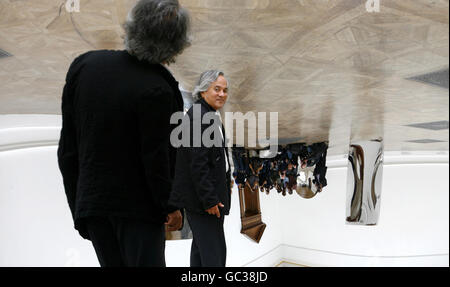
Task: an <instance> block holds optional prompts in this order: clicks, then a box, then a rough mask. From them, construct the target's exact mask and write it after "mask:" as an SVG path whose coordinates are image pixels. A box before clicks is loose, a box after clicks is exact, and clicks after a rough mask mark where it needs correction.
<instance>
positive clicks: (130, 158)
mask: <svg viewBox="0 0 450 287" xmlns="http://www.w3.org/2000/svg"><path fill="white" fill-rule="evenodd" d="M188 28H189V15H188V13H187V11H186V10H184V9H183V8H182V7H180V5H179V4H178V1H177V0H164V1H162V0H141V1H139V2H138V3H137V4H136V6H135V7H134V8H133V10H132V11H131V13H130V15H129V17H128V20H127V22H126V24H125V30H126V39H125V46H126V50H125V51H106V50H103V51H91V52H88V53H85V54H83V55H81V56H79V57H78V58H76V59H75V60H74V61H73V63H72V64H71V66H70V68H69V71H68V73H67V77H66V84H65V86H64V91H63V96H62V119H63V123H62V130H61V138H60V142H59V148H58V163H59V167H60V170H61V173H62V176H63V181H64V188H65V192H66V195H67V200H68V203H69V207H70V210H71V212H72V216H73V220H74V223H75V228H76V229H77V230H78V231H79V233H80V235H81V236H82V237H83V238H85V239H89V240H91V241H92V243H93V245H94V249H95V251H96V253H97V257H98V259H99V262H100V265H101V266H165V256H164V249H165V228H164V223H165V224H166V229H167V230H170V231H172V230H177V229H179V228H180V227H181V224H182V215H181V213H180V211H179V210H178V208H177V207H175V206H171V205H169V204H168V199H169V196H170V192H171V185H172V179H173V175H174V167H175V160H176V150H175V149H174V148H173V147H172V146H171V144H170V140H169V139H170V133H171V131H172V129H173V128H174V126H172V125H171V124H170V117H171V115H172V113H174V112H178V111H182V110H183V100H182V97H181V94H180V91H179V90H178V83H177V82H176V81H175V79H174V78H173V77H172V75H171V73H170V72H169V71H168V70H167V69H166V68H165V67H164V66H163V65H162V63H170V62H174V59H175V56H176V55H178V54H179V53H181V52H182V51H183V49H184V48H185V47H187V46H188V45H189V41H188V39H187V33H188Z"/></svg>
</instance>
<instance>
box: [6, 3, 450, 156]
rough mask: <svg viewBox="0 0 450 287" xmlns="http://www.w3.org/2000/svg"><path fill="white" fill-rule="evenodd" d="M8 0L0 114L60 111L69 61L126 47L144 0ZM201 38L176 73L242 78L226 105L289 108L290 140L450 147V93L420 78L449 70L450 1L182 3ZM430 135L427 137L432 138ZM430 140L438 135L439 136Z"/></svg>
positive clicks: (284, 130)
mask: <svg viewBox="0 0 450 287" xmlns="http://www.w3.org/2000/svg"><path fill="white" fill-rule="evenodd" d="M64 2H65V1H50V0H39V1H13V0H0V49H3V50H5V51H6V52H8V53H9V54H11V55H12V57H6V58H2V59H0V83H1V84H0V114H12V113H13V114H36V113H37V114H58V113H60V97H61V90H62V86H63V84H64V83H63V81H64V77H65V74H66V72H67V68H68V66H69V64H70V62H71V61H72V60H73V58H74V57H75V56H77V55H78V54H81V53H83V52H85V51H87V50H92V49H122V38H121V37H122V35H123V30H122V28H121V23H123V21H124V19H125V18H126V15H127V12H128V9H129V8H130V7H131V6H132V5H133V3H134V1H131V0H129V1H127V0H95V1H94V0H91V1H88V0H81V1H80V10H81V11H80V12H79V13H72V14H70V13H68V12H67V11H66V10H65V7H64V5H63V4H64ZM180 2H181V3H182V4H183V5H184V6H186V7H187V8H188V9H189V10H190V11H191V14H192V17H193V39H194V42H193V45H192V47H190V48H189V49H187V50H186V51H185V53H184V54H183V55H182V56H180V57H179V59H178V61H177V63H176V64H174V65H172V66H171V67H170V69H171V70H172V72H173V73H174V74H175V75H176V77H177V78H178V79H179V81H180V82H181V83H182V84H183V86H184V88H186V89H191V88H192V86H193V84H194V83H195V81H196V80H197V77H198V76H199V74H200V73H201V72H202V71H204V70H205V69H208V68H219V69H221V70H223V71H224V72H225V73H226V75H227V77H228V78H229V80H230V83H231V96H230V99H229V102H228V104H227V106H226V109H225V110H226V111H241V112H244V113H245V112H247V111H255V112H257V111H258V112H271V111H276V112H279V116H278V118H279V131H278V134H279V137H280V140H282V141H284V142H286V141H289V139H291V140H292V141H305V142H317V141H330V147H331V149H332V153H343V152H344V153H345V151H346V148H347V146H348V141H349V140H350V139H355V140H356V139H371V138H377V137H380V136H381V137H384V138H385V143H386V149H387V150H448V128H447V129H444V130H426V129H420V128H416V127H413V126H408V125H411V124H420V123H429V122H440V121H448V118H449V116H448V100H449V90H448V88H445V87H440V86H438V85H433V84H427V83H425V82H422V81H417V80H412V79H413V78H414V77H420V76H421V75H424V74H428V73H432V72H436V71H442V70H445V69H448V61H449V14H448V9H449V1H448V0H381V7H380V12H379V13H368V12H367V11H366V8H365V2H366V1H365V0H258V1H257V0H222V1H219V0H180ZM425 139H426V140H427V141H425V142H427V143H421V142H424V141H423V140H425ZM429 140H432V142H430V141H429Z"/></svg>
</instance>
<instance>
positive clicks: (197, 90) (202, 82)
mask: <svg viewBox="0 0 450 287" xmlns="http://www.w3.org/2000/svg"><path fill="white" fill-rule="evenodd" d="M220 76H222V77H225V74H224V73H223V72H222V71H218V70H208V71H205V72H203V73H202V74H201V75H200V79H199V80H198V82H197V85H196V86H195V87H194V91H192V98H193V99H194V102H195V101H198V100H200V99H201V98H202V95H201V93H202V92H206V91H207V90H208V89H209V86H211V84H212V83H214V82H215V81H216V80H217V79H218V78H219V77H220ZM227 82H228V80H227Z"/></svg>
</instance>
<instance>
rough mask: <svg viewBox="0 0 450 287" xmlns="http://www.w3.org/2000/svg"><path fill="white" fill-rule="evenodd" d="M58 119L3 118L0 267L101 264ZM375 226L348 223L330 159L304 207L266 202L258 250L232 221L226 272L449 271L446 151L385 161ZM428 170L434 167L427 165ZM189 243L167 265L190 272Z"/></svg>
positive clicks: (341, 184) (341, 164) (235, 211)
mask: <svg viewBox="0 0 450 287" xmlns="http://www.w3.org/2000/svg"><path fill="white" fill-rule="evenodd" d="M60 120H61V119H60V117H59V116H41V115H30V116H22V115H21V116H14V115H8V116H0V226H1V227H2V228H1V229H0V266H98V263H97V259H96V257H95V253H94V250H93V248H92V246H91V244H90V242H89V241H85V240H82V239H81V237H79V236H78V234H77V233H76V232H75V230H74V229H73V228H72V219H71V216H70V212H69V208H68V206H67V203H66V198H65V194H64V190H63V186H62V179H61V175H60V173H59V170H58V167H57V161H56V144H57V142H58V138H59V127H60ZM385 162H386V164H385V166H384V171H383V190H382V195H381V213H380V221H379V224H378V226H373V227H364V226H351V225H346V224H345V196H346V172H347V171H346V166H347V162H346V159H345V158H343V157H329V158H328V163H327V165H328V166H329V170H328V173H327V179H328V183H329V184H328V186H327V187H326V188H325V189H324V191H323V193H322V194H319V195H317V196H316V197H315V198H313V199H310V200H306V199H303V198H300V197H299V196H297V195H296V194H294V195H290V196H289V195H288V196H286V197H282V196H280V195H279V194H277V193H276V192H272V193H271V194H270V195H269V196H267V195H265V194H260V198H261V209H262V213H263V221H264V222H265V223H266V224H267V228H266V230H265V233H264V235H263V237H262V240H261V242H260V244H256V243H254V242H252V241H250V240H249V239H247V238H246V237H244V236H243V235H241V234H240V233H239V231H240V214H239V199H238V195H237V192H236V190H234V194H233V197H232V210H231V214H230V216H228V217H227V219H226V221H225V232H226V235H227V237H226V239H227V245H228V260H227V264H228V266H274V265H275V264H277V263H279V262H280V261H281V260H286V261H290V262H294V263H299V264H304V265H309V266H448V262H449V261H448V260H449V258H448V242H449V230H448V226H449V222H448V216H449V206H448V195H449V191H448V153H447V152H444V153H440V154H436V153H422V154H417V153H415V154H411V155H407V156H405V155H402V154H397V153H387V154H386V155H385ZM425 162H427V164H424V163H425ZM190 244H191V240H181V241H170V242H167V247H166V258H167V265H168V266H188V265H189V252H190Z"/></svg>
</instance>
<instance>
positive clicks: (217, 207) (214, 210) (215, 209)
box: [206, 202, 225, 218]
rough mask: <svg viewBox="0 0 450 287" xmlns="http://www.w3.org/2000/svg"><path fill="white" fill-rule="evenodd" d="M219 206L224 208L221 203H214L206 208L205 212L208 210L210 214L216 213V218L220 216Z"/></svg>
mask: <svg viewBox="0 0 450 287" xmlns="http://www.w3.org/2000/svg"><path fill="white" fill-rule="evenodd" d="M219 207H221V208H224V207H225V205H223V204H222V203H221V202H219V204H216V205H214V206H213V207H211V208H209V209H207V210H206V212H208V213H209V214H211V215H216V216H217V218H220V211H219Z"/></svg>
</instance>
